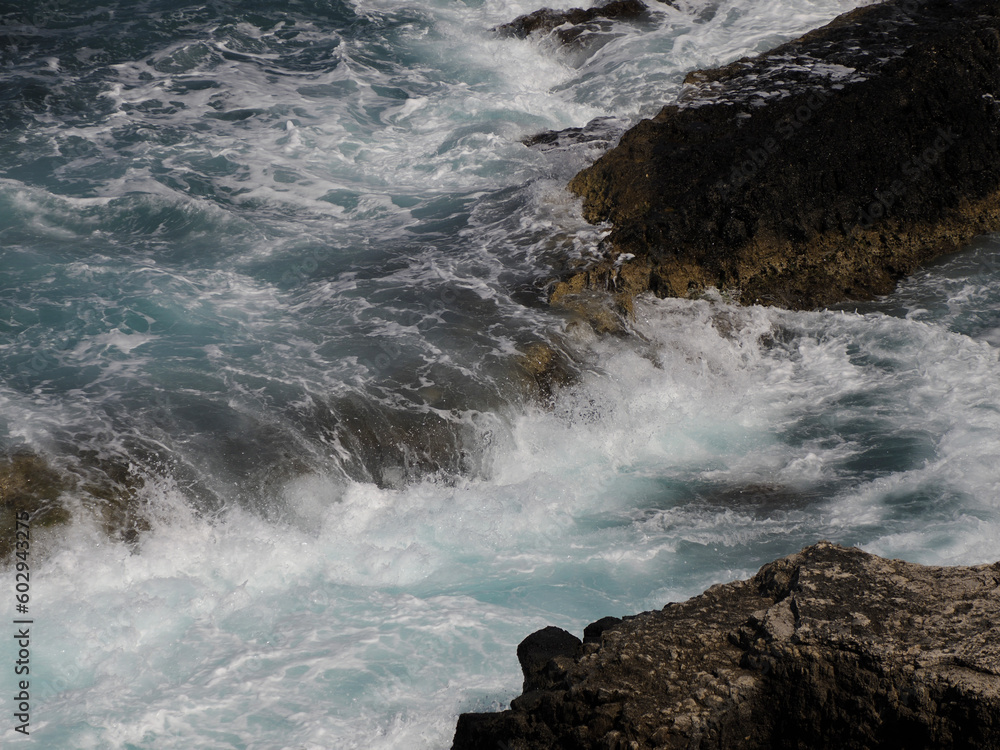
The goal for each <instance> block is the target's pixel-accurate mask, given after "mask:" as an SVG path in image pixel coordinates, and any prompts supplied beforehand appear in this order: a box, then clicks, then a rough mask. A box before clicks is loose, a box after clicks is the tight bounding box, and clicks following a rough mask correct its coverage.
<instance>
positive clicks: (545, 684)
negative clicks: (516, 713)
mask: <svg viewBox="0 0 1000 750" xmlns="http://www.w3.org/2000/svg"><path fill="white" fill-rule="evenodd" d="M579 649H580V639H579V638H577V637H576V636H575V635H573V634H572V633H569V632H567V631H565V630H563V629H562V628H557V627H553V626H552V625H550V626H549V627H547V628H542V629H541V630H538V631H535V632H534V633H532V634H531V635H529V636H528V637H527V638H525V639H524V640H523V641H521V643H520V645H518V647H517V661H518V663H519V664H520V665H521V671H522V672H523V673H524V692H526V693H529V692H531V691H532V690H546V689H548V688H550V687H552V685H553V683H552V680H551V678H550V676H549V674H548V673H547V671H546V670H547V668H548V667H549V665H550V663H551V662H552V661H553V660H554V659H558V658H559V657H565V658H572V657H574V656H576V653H577V651H578V650H579Z"/></svg>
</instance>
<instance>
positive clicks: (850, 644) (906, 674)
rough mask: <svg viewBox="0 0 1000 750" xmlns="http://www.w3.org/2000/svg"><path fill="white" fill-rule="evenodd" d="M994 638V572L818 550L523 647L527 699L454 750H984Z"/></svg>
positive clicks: (998, 676)
mask: <svg viewBox="0 0 1000 750" xmlns="http://www.w3.org/2000/svg"><path fill="white" fill-rule="evenodd" d="M997 622H1000V563H996V564H993V565H981V566H976V567H955V568H940V567H924V566H921V565H914V564H911V563H905V562H901V561H899V560H886V559H883V558H880V557H876V556H874V555H870V554H867V553H865V552H862V551H861V550H859V549H851V548H844V547H839V546H836V545H833V544H830V543H827V542H822V543H820V544H817V545H815V546H812V547H807V548H806V549H804V550H802V552H801V553H799V554H795V555H791V556H789V557H786V558H782V559H780V560H777V561H775V562H772V563H769V564H768V565H765V566H764V567H762V568H761V569H760V572H758V573H757V575H756V576H754V577H753V578H751V579H750V580H747V581H737V582H735V583H728V584H723V585H718V586H713V587H712V588H710V589H709V590H708V591H706V592H705V593H704V594H702V595H700V596H697V597H694V598H693V599H690V600H688V601H686V602H683V603H679V604H669V605H667V606H666V607H664V608H663V609H662V610H660V611H653V612H644V613H643V614H640V615H637V616H635V617H631V618H626V619H625V620H624V621H620V622H618V621H615V620H614V619H612V618H605V619H604V620H601V621H599V622H598V623H594V624H593V625H592V626H590V627H588V629H587V633H586V635H587V638H586V640H585V642H584V643H583V644H578V642H576V639H575V638H574V637H573V636H572V635H570V634H568V633H565V631H558V629H555V628H549V629H546V630H545V631H540V633H536V634H534V635H532V636H529V638H528V639H527V640H526V641H525V643H526V644H528V646H527V647H524V644H522V648H519V649H518V656H519V657H521V655H522V650H523V651H524V652H525V654H526V656H530V658H522V659H521V662H522V667H523V669H524V674H525V691H526V692H525V693H524V694H523V695H522V696H521V697H519V698H516V699H515V700H514V701H513V702H512V703H511V708H510V710H507V711H503V712H501V713H497V714H463V715H462V716H461V717H460V718H459V721H458V728H457V731H456V734H455V740H454V744H453V746H452V747H453V750H471V749H472V748H476V749H479V748H497V747H504V748H508V749H509V750H514V749H515V748H518V749H523V750H528V749H529V748H530V750H548V749H549V748H552V749H554V748H579V749H581V750H582V749H585V748H611V749H617V748H621V749H623V750H624V749H626V748H719V749H723V750H724V749H726V748H741V749H752V748H761V749H764V748H768V749H771V748H774V749H780V748H802V747H808V748H838V750H839V749H840V748H900V747H905V748H907V749H908V750H909V749H911V748H932V747H933V748H945V747H948V748H951V747H969V748H972V747H974V748H1000V630H998V629H997V627H996V623H997ZM550 653H551V654H552V656H550V658H549V660H548V662H547V663H545V664H544V665H540V664H539V661H540V659H541V658H542V657H543V656H544V655H547V654H550Z"/></svg>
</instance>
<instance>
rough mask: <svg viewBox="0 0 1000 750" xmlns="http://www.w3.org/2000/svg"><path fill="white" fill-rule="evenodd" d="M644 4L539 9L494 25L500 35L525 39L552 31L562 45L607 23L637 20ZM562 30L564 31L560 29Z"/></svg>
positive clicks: (624, 1) (625, 1) (626, 1)
mask: <svg viewBox="0 0 1000 750" xmlns="http://www.w3.org/2000/svg"><path fill="white" fill-rule="evenodd" d="M646 12H647V11H646V5H645V3H643V2H642V0H612V1H611V2H610V3H607V4H605V5H601V6H599V7H597V8H587V9H586V10H584V9H583V8H570V9H569V10H552V9H551V8H542V9H541V10H536V11H535V12H534V13H528V14H527V15H524V16H519V17H518V18H515V19H514V20H513V21H511V22H509V23H505V24H501V25H500V26H497V27H496V28H495V29H494V31H496V32H497V33H498V34H500V35H501V36H508V37H517V38H519V39H524V38H525V37H527V36H528V35H529V34H534V33H548V32H551V31H555V36H556V38H557V39H558V40H559V41H560V42H561V43H562V44H570V43H572V42H575V41H578V40H579V39H580V37H581V36H582V35H584V34H586V33H588V32H589V33H591V34H592V33H594V32H598V31H604V30H607V28H609V24H607V23H606V22H607V21H622V20H628V21H632V20H636V19H639V18H642V17H644V16H645V15H646ZM563 27H565V28H563Z"/></svg>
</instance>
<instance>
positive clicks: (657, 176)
mask: <svg viewBox="0 0 1000 750" xmlns="http://www.w3.org/2000/svg"><path fill="white" fill-rule="evenodd" d="M687 83H688V87H687V91H686V92H685V93H683V94H682V96H681V97H680V99H679V100H678V101H676V102H675V103H673V104H669V105H667V106H665V107H664V108H663V109H662V110H661V111H660V112H659V114H657V115H656V116H655V117H653V118H652V119H649V120H643V121H642V122H640V123H639V124H638V125H636V126H635V127H633V128H632V129H631V130H629V131H628V132H626V133H625V135H624V136H623V137H622V138H621V141H620V143H619V145H618V146H616V147H615V148H614V149H612V150H611V151H608V152H607V153H606V154H605V155H604V156H602V157H601V158H600V159H599V160H598V161H597V162H596V163H594V164H593V165H592V166H591V167H589V168H587V169H584V170H583V171H581V172H580V173H579V174H578V175H577V176H576V177H575V178H574V179H573V180H572V181H571V182H570V185H569V187H570V189H571V190H572V191H574V192H576V193H577V194H579V195H580V196H582V197H583V210H584V216H585V217H586V219H587V220H588V221H591V222H594V223H598V222H604V221H608V222H611V223H612V225H613V229H612V231H611V233H610V235H609V236H608V238H607V240H606V241H605V245H604V247H603V248H602V255H603V260H598V261H597V262H595V263H593V264H592V265H591V266H590V267H588V268H586V269H583V270H578V271H574V272H570V275H569V276H568V277H567V278H563V279H562V280H561V281H560V282H559V283H556V284H555V286H554V288H553V291H552V296H553V297H555V298H556V299H559V298H563V297H565V296H566V294H567V293H568V292H570V291H572V290H573V289H575V288H580V287H586V288H591V289H602V290H603V289H608V290H611V291H613V292H614V293H615V294H616V295H618V296H622V295H624V296H632V295H635V294H636V293H639V292H643V291H646V290H651V291H653V292H654V293H656V294H658V295H660V296H687V295H690V294H697V293H700V292H701V290H703V289H705V288H706V287H717V288H718V289H720V290H723V291H728V290H734V294H733V295H732V296H734V297H735V298H737V299H739V300H740V301H742V302H744V303H763V304H779V305H783V306H786V307H790V308H813V307H818V306H823V305H827V304H832V303H835V302H839V301H842V300H847V299H865V298H870V297H872V296H874V295H880V294H885V293H888V292H890V291H891V290H892V289H893V288H894V285H895V283H896V282H897V281H898V279H899V278H901V277H902V276H904V275H906V274H908V273H911V272H912V271H913V270H914V269H915V268H916V267H917V266H918V264H920V263H924V262H926V261H928V260H930V259H932V258H934V257H936V256H938V255H941V254H943V253H946V252H950V251H953V250H956V249H958V248H959V247H961V246H962V245H963V243H966V242H967V241H969V240H970V239H971V238H972V237H973V236H975V235H977V234H982V233H986V232H991V231H996V230H998V229H1000V4H998V3H997V2H996V0H889V1H888V2H885V3H880V4H875V5H870V6H866V7H863V8H859V9H857V10H854V11H851V12H849V13H847V14H844V15H842V16H840V17H839V18H837V19H835V20H834V21H833V22H831V23H830V24H828V25H827V26H824V27H823V28H821V29H818V30H816V31H813V32H810V33H809V34H806V35H805V36H803V37H802V38H800V39H797V40H795V41H792V42H789V43H787V44H783V45H781V46H779V47H777V48H775V49H773V50H771V51H770V52H767V53H764V54H762V55H759V56H757V57H753V58H744V59H742V60H738V61H736V62H734V63H732V64H731V65H727V66H725V67H723V68H719V69H716V70H706V71H698V72H696V73H692V74H691V75H689V76H688V78H687ZM623 257H627V258H628V259H627V260H625V261H622V260H621V259H622V258H623Z"/></svg>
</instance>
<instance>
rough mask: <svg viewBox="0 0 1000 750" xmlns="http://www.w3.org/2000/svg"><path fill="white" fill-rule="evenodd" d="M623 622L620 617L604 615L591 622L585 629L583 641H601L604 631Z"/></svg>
mask: <svg viewBox="0 0 1000 750" xmlns="http://www.w3.org/2000/svg"><path fill="white" fill-rule="evenodd" d="M621 622H622V620H621V618H620V617H602V618H601V619H600V620H598V621H597V622H592V623H590V625H588V626H587V627H585V628H584V629H583V642H584V643H600V642H601V636H602V635H603V634H604V631H605V630H611V628H613V627H615V626H617V625H620V624H621Z"/></svg>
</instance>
